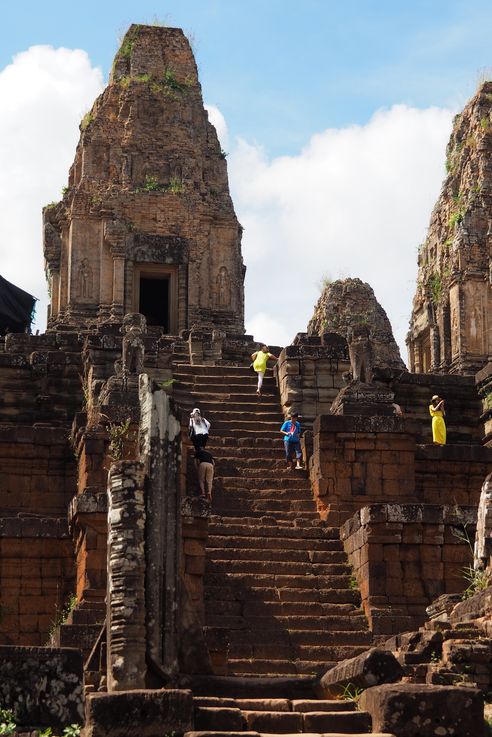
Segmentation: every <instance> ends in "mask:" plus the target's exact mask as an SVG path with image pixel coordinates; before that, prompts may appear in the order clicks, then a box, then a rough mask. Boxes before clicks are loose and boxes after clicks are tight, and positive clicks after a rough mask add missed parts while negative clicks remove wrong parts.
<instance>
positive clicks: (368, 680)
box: [316, 648, 403, 698]
mask: <svg viewBox="0 0 492 737" xmlns="http://www.w3.org/2000/svg"><path fill="white" fill-rule="evenodd" d="M402 676H403V669H402V667H401V665H400V664H399V663H398V661H397V659H396V658H395V656H394V655H393V653H391V652H390V651H389V650H381V649H379V648H371V649H370V650H366V651H365V652H363V653H361V654H360V655H357V656H356V657H355V658H350V659H349V660H344V661H342V662H341V663H338V665H336V666H335V667H334V668H331V669H330V670H329V671H327V672H326V673H325V674H324V676H322V678H321V679H320V682H319V684H318V685H317V687H316V690H317V693H318V696H320V697H321V698H329V697H330V696H337V695H339V694H340V693H341V692H342V691H343V689H344V687H345V686H347V685H348V684H349V683H351V684H353V685H354V686H357V687H359V688H369V687H370V686H374V685H376V684H379V683H392V682H394V681H398V680H399V679H400V678H401V677H402Z"/></svg>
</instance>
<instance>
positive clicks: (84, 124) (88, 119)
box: [80, 111, 94, 131]
mask: <svg viewBox="0 0 492 737" xmlns="http://www.w3.org/2000/svg"><path fill="white" fill-rule="evenodd" d="M93 120H94V116H93V114H92V112H91V111H89V112H88V113H86V114H85V115H84V117H83V118H82V120H81V121H80V130H81V131H85V129H86V128H88V127H89V126H90V124H91V123H92V121H93Z"/></svg>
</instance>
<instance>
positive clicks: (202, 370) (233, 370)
mask: <svg viewBox="0 0 492 737" xmlns="http://www.w3.org/2000/svg"><path fill="white" fill-rule="evenodd" d="M270 366H273V363H271V364H270ZM269 370H271V368H269ZM179 373H181V374H183V375H188V374H193V375H195V376H200V375H203V374H208V373H210V375H213V376H225V375H228V374H230V375H234V376H237V375H240V374H244V375H245V376H252V375H253V371H252V370H251V369H250V368H249V364H245V365H235V366H233V365H231V364H222V365H219V366H206V365H205V364H199V365H195V364H192V363H188V364H180V366H179Z"/></svg>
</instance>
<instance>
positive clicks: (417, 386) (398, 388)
mask: <svg viewBox="0 0 492 737" xmlns="http://www.w3.org/2000/svg"><path fill="white" fill-rule="evenodd" d="M391 388H392V390H393V391H394V393H395V402H396V403H397V404H399V405H400V407H401V408H402V410H403V413H404V416H405V418H407V419H411V420H415V421H416V422H417V423H418V428H419V429H418V434H417V442H418V443H431V442H432V427H431V417H430V415H429V404H430V402H431V398H432V396H433V395H434V394H439V396H440V397H443V399H445V400H446V418H445V419H446V428H447V442H448V443H452V444H456V443H481V441H482V425H481V424H480V421H479V418H480V415H481V405H480V398H479V396H478V392H477V388H476V386H475V382H474V380H473V377H472V376H456V375H449V374H442V375H440V374H411V373H408V372H404V373H402V374H401V375H400V376H399V377H398V378H397V379H395V380H394V381H392V382H391Z"/></svg>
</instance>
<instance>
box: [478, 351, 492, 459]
mask: <svg viewBox="0 0 492 737" xmlns="http://www.w3.org/2000/svg"><path fill="white" fill-rule="evenodd" d="M475 382H476V384H477V390H478V394H479V396H480V399H481V401H482V416H481V418H480V419H481V421H482V422H483V423H484V428H485V436H484V439H483V442H484V444H485V445H490V446H492V362H489V363H488V364H487V365H486V366H485V368H483V369H482V370H481V371H479V372H478V373H477V375H476V376H475Z"/></svg>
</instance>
